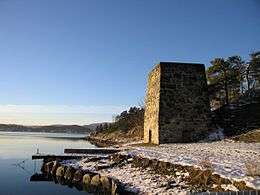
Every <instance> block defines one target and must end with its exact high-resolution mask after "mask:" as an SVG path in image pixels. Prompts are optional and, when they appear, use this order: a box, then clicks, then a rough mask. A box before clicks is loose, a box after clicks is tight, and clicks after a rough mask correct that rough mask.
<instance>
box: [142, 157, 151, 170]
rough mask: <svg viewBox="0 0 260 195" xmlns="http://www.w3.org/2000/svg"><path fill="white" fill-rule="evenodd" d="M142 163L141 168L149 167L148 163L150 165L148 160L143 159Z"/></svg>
mask: <svg viewBox="0 0 260 195" xmlns="http://www.w3.org/2000/svg"><path fill="white" fill-rule="evenodd" d="M142 163H143V166H142V167H144V168H146V167H148V166H149V163H150V162H149V159H147V158H144V159H143V161H142Z"/></svg>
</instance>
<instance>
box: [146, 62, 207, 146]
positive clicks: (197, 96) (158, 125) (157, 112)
mask: <svg viewBox="0 0 260 195" xmlns="http://www.w3.org/2000/svg"><path fill="white" fill-rule="evenodd" d="M145 104H146V109H145V118H144V142H145V143H154V144H162V143H177V142H192V141H196V140H198V139H199V138H200V137H201V135H203V134H204V135H205V133H206V132H207V131H208V125H209V113H210V112H209V111H210V107H209V98H208V90H207V81H206V75H205V67H204V65H203V64H192V63H177V62H161V63H160V64H158V65H157V66H155V68H154V69H153V70H152V71H151V72H150V74H149V78H148V86H147V94H146V100H145Z"/></svg>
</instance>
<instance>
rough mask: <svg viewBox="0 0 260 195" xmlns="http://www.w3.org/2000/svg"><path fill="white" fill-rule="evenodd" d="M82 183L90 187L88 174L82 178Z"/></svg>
mask: <svg viewBox="0 0 260 195" xmlns="http://www.w3.org/2000/svg"><path fill="white" fill-rule="evenodd" d="M82 182H83V184H87V185H90V182H91V175H90V174H85V175H84V176H83V179H82Z"/></svg>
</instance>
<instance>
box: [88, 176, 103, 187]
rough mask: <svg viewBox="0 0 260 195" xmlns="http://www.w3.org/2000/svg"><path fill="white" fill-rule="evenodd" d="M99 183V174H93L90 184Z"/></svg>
mask: <svg viewBox="0 0 260 195" xmlns="http://www.w3.org/2000/svg"><path fill="white" fill-rule="evenodd" d="M100 184H101V182H100V176H99V175H95V176H93V177H92V179H91V182H90V185H91V186H92V187H99V186H100Z"/></svg>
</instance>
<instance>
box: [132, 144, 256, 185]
mask: <svg viewBox="0 0 260 195" xmlns="http://www.w3.org/2000/svg"><path fill="white" fill-rule="evenodd" d="M131 149H132V150H131V151H130V153H132V154H133V155H139V156H143V157H146V158H151V159H152V158H155V159H159V160H161V161H165V162H171V163H173V164H180V165H193V166H198V167H202V165H203V162H204V161H205V160H207V161H210V163H211V164H212V167H213V170H214V172H215V173H217V174H220V175H222V176H223V177H227V178H230V179H234V180H243V181H246V182H247V184H248V185H249V186H252V187H254V188H256V189H260V177H259V175H258V176H255V177H250V176H247V174H248V169H247V168H246V165H248V164H249V165H250V164H251V165H255V166H257V168H256V169H257V170H256V171H258V174H259V172H260V143H238V142H233V143H232V142H227V141H218V142H211V143H210V142H209V143H192V144H162V145H160V146H154V147H132V148H131ZM202 168H203V167H202Z"/></svg>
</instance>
